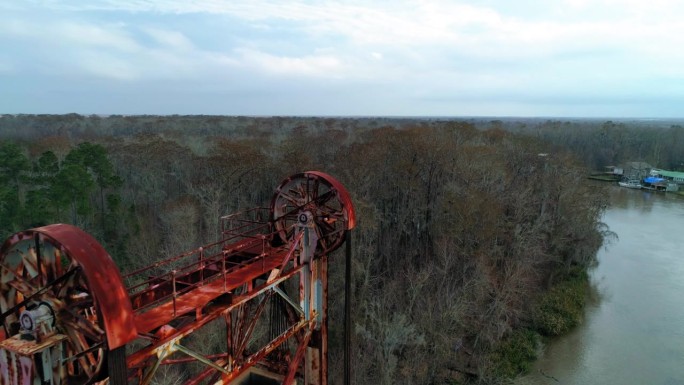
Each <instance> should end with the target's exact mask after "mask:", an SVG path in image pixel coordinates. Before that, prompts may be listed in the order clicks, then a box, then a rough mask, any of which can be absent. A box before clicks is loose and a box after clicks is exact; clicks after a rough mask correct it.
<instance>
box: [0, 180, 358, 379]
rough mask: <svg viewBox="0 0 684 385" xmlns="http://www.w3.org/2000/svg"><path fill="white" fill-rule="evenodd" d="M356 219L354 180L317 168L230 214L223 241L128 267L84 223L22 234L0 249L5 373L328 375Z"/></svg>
mask: <svg viewBox="0 0 684 385" xmlns="http://www.w3.org/2000/svg"><path fill="white" fill-rule="evenodd" d="M354 225H355V214H354V208H353V206H352V202H351V198H350V196H349V193H348V192H347V190H346V189H345V188H344V186H342V185H341V184H340V183H339V182H338V181H337V180H335V179H334V178H333V177H331V176H330V175H327V174H325V173H322V172H317V171H309V172H304V173H300V174H296V175H293V176H291V177H289V178H287V179H286V180H285V181H283V182H282V183H281V184H280V186H279V187H278V188H277V189H276V191H275V194H274V196H273V199H272V201H271V204H270V206H269V207H267V208H255V209H251V210H247V211H245V212H242V213H238V214H233V215H229V216H225V217H223V218H222V237H221V239H220V240H219V241H218V242H215V243H212V244H209V245H204V246H202V247H200V248H198V249H195V250H192V251H189V252H186V253H183V254H180V255H178V256H175V257H173V258H169V259H165V260H162V261H159V262H156V263H154V264H152V265H149V266H147V267H144V268H142V269H139V270H136V271H133V272H130V273H127V274H125V275H121V274H120V272H119V270H118V268H117V267H116V265H115V264H114V262H113V261H112V259H111V257H110V256H109V255H108V254H107V252H106V251H105V250H104V248H103V247H102V246H101V245H100V244H99V243H98V242H97V241H96V240H95V239H94V238H93V237H91V236H90V235H88V234H87V233H85V232H83V231H82V230H80V229H78V228H76V227H74V226H71V225H66V224H55V225H49V226H45V227H39V228H35V229H31V230H27V231H23V232H20V233H17V234H15V235H13V236H11V237H10V238H9V239H7V241H6V242H5V243H4V245H3V246H2V249H0V269H1V273H0V312H1V315H0V324H1V326H2V327H0V384H41V385H42V384H50V385H61V384H68V385H73V384H78V385H81V384H91V383H109V384H114V385H122V384H153V383H163V381H164V380H163V379H161V377H160V373H162V372H164V370H163V369H161V368H162V367H171V368H173V367H176V368H182V369H183V373H186V374H185V375H184V377H183V381H184V383H185V384H227V383H240V384H249V383H250V378H251V377H250V376H260V377H261V378H262V379H261V382H260V383H283V384H292V383H295V382H296V381H298V383H304V384H323V385H325V384H327V290H328V282H327V268H328V255H329V254H330V253H331V252H333V251H334V250H335V249H337V248H339V246H341V244H342V243H343V242H344V241H345V239H346V236H347V233H348V232H349V231H350V230H351V229H352V228H353V227H354ZM200 336H202V337H200ZM179 372H180V370H179V371H176V373H179ZM264 381H266V382H264ZM269 381H270V382H269Z"/></svg>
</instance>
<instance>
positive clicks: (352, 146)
mask: <svg viewBox="0 0 684 385" xmlns="http://www.w3.org/2000/svg"><path fill="white" fill-rule="evenodd" d="M169 119H170V118H169ZM65 124H66V123H65ZM332 127H335V126H334V125H332ZM45 132H50V134H49V135H48V134H46V135H43V136H41V137H33V138H28V137H22V138H15V140H12V141H9V140H5V141H4V142H2V143H1V146H0V178H1V179H2V182H3V183H2V186H3V187H2V191H0V202H1V204H0V210H2V212H1V215H0V220H2V223H1V225H2V229H1V231H2V234H3V235H6V234H8V233H10V232H12V231H16V230H19V229H22V228H26V227H31V226H35V225H39V224H42V223H49V222H67V223H73V224H76V225H78V226H81V227H82V228H84V229H85V230H86V231H88V232H90V233H92V234H94V235H95V236H96V237H97V238H98V239H99V240H100V241H101V242H102V243H103V244H104V245H105V247H106V248H107V249H108V251H109V252H110V253H111V254H112V255H113V256H114V258H115V259H116V260H117V264H118V265H119V266H121V267H122V269H123V270H128V269H130V268H132V267H135V266H138V265H140V264H148V263H150V261H152V260H154V259H156V258H159V257H162V256H168V255H170V254H177V253H180V252H182V251H184V250H187V249H190V248H194V247H196V246H198V245H199V244H201V243H203V242H208V241H211V240H214V239H215V237H216V236H217V231H218V218H219V216H220V215H223V214H227V213H230V212H233V211H237V210H240V209H243V208H249V207H254V206H256V205H259V204H266V203H267V202H268V201H269V199H270V197H271V194H272V193H273V189H274V188H275V186H276V185H277V183H279V182H280V181H281V180H282V178H283V177H285V176H287V175H290V174H293V173H296V172H300V171H303V170H307V169H320V170H324V171H326V172H328V173H330V174H332V175H334V176H335V177H336V178H338V179H339V180H340V181H341V182H342V183H343V184H344V185H345V186H346V187H347V188H348V189H349V191H350V193H351V194H352V197H353V199H354V203H355V206H356V209H357V216H358V219H359V220H358V227H357V229H356V230H354V235H353V236H354V243H353V246H354V251H353V253H354V264H353V274H354V292H353V301H354V304H355V308H354V314H353V319H354V336H353V343H354V348H353V349H354V357H353V360H354V362H353V367H354V369H353V378H354V380H353V382H354V383H359V384H362V383H381V384H395V383H413V384H419V383H420V384H429V383H434V384H442V383H457V382H458V381H464V380H466V379H467V376H465V373H470V374H476V375H477V379H478V380H479V381H483V382H490V383H494V382H496V381H498V380H499V379H501V378H504V377H506V376H510V375H515V374H517V373H518V372H520V371H522V370H524V368H525V360H526V359H528V358H529V357H522V358H521V356H525V355H527V354H531V353H529V350H532V351H533V350H534V339H535V335H536V333H538V332H541V333H543V334H554V333H557V332H560V331H562V330H563V329H564V326H563V322H566V321H564V318H563V317H562V314H561V315H560V316H558V317H557V316H556V315H557V313H562V312H563V311H565V310H566V309H565V308H564V306H563V304H562V303H561V304H560V305H559V303H557V302H558V301H556V300H555V298H556V297H548V296H546V295H545V293H549V292H550V293H556V294H557V291H558V289H555V291H554V289H553V288H558V287H564V286H563V285H567V284H568V282H573V281H576V280H577V279H578V277H580V280H581V277H582V274H583V272H585V271H586V269H587V268H588V267H589V266H590V265H591V264H592V263H593V262H594V257H595V252H596V250H597V248H598V247H600V245H601V243H602V237H603V234H604V229H603V228H602V227H601V224H600V222H599V219H600V215H601V212H602V209H603V207H604V205H605V204H604V202H603V201H602V195H601V193H600V190H599V189H597V188H596V187H595V186H591V185H588V184H587V183H586V182H585V180H584V177H585V175H586V169H585V168H584V167H582V166H581V165H580V164H578V163H577V161H576V160H575V158H573V157H571V156H569V155H566V154H564V153H561V152H559V151H553V152H551V151H549V147H548V145H546V144H544V143H543V142H541V141H538V140H536V139H532V138H530V137H528V136H522V135H515V134H511V133H508V132H506V131H503V130H501V129H498V128H492V129H486V130H478V129H476V128H475V127H474V125H472V124H470V123H467V122H442V123H440V127H430V126H429V125H423V126H413V127H408V126H407V127H403V128H401V129H399V128H394V127H389V126H386V127H379V128H365V129H363V130H356V129H349V130H343V129H335V128H324V127H320V128H314V129H309V128H307V127H306V126H301V125H300V126H298V127H293V128H292V129H291V130H289V131H287V134H283V133H278V132H274V133H269V131H268V130H261V131H256V132H255V134H254V135H248V134H249V132H244V133H242V134H240V135H235V134H234V132H231V131H227V132H225V133H224V134H223V135H219V134H216V133H214V134H212V135H205V136H203V135H198V134H197V133H196V132H193V133H192V135H190V134H187V133H183V132H182V131H167V132H145V133H140V134H137V135H131V136H129V135H116V136H111V135H99V134H95V133H97V130H95V131H93V132H91V133H90V134H88V135H84V136H79V135H68V132H62V131H59V130H57V131H54V130H52V131H51V130H47V131H45ZM69 132H71V131H69ZM72 134H73V132H72ZM338 261H340V262H341V259H338ZM331 274H332V278H331V289H330V301H331V306H330V307H331V335H330V338H331V341H330V345H331V354H332V355H333V359H332V360H331V363H332V367H331V378H332V380H331V383H341V369H342V368H341V360H340V359H336V358H340V357H341V350H340V349H341V344H340V341H341V336H342V329H341V323H339V320H341V315H342V314H341V310H342V309H341V307H340V305H341V298H343V294H342V291H341V288H342V264H341V263H336V262H335V259H333V261H332V263H331ZM550 289H551V290H550ZM549 290H550V291H549ZM561 294H562V293H561ZM561 302H562V301H561ZM566 318H567V317H566ZM522 345H524V346H526V349H527V350H525V352H523V353H521V349H520V348H519V347H518V346H522ZM523 350H524V349H523Z"/></svg>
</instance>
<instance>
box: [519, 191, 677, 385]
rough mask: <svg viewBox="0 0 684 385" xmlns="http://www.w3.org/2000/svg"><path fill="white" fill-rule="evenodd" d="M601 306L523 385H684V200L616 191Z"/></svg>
mask: <svg viewBox="0 0 684 385" xmlns="http://www.w3.org/2000/svg"><path fill="white" fill-rule="evenodd" d="M610 199H611V207H610V208H609V209H608V210H607V211H606V213H605V216H604V220H603V221H604V222H605V223H606V224H607V225H608V226H609V227H610V230H611V231H613V232H615V233H616V234H617V236H618V237H619V239H617V240H613V241H612V242H611V243H610V244H609V245H607V246H606V247H604V248H603V249H602V250H601V251H599V254H598V259H599V265H598V267H597V268H596V269H594V270H593V271H592V280H593V282H594V284H595V286H596V289H597V290H596V291H597V297H598V298H597V299H596V300H594V301H591V302H592V303H591V304H590V305H589V306H588V308H587V312H586V316H585V320H584V322H583V324H582V325H581V326H579V327H578V328H577V329H575V330H574V331H573V332H571V333H570V334H568V335H566V336H563V337H561V338H558V339H556V340H553V341H550V342H549V343H547V345H546V346H545V348H544V352H543V355H542V356H541V357H540V359H539V360H538V361H537V363H536V364H535V366H534V368H533V369H532V372H531V374H529V375H528V376H525V377H523V378H520V379H518V380H517V381H516V384H518V385H540V384H544V385H560V384H562V385H575V384H577V385H580V384H582V385H587V384H620V385H625V384H635V385H642V384H643V385H675V384H677V385H684V198H682V197H680V196H675V195H671V194H663V193H657V194H656V193H650V192H644V191H639V190H629V189H626V188H620V187H615V188H611V189H610Z"/></svg>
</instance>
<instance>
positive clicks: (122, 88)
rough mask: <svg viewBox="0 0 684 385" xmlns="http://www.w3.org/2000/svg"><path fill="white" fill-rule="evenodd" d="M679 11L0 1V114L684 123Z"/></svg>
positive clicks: (555, 1) (647, 3) (574, 4)
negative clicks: (503, 118) (616, 119)
mask: <svg viewBox="0 0 684 385" xmlns="http://www.w3.org/2000/svg"><path fill="white" fill-rule="evenodd" d="M682 20H684V1H681V0H549V1H541V0H466V1H442V0H434V1H430V0H426V1H405V0H381V1H260V0H254V1H238V0H61V1H60V0H35V1H30V0H0V113H69V112H76V113H80V114H91V113H96V114H228V115H392V116H397V115H406V116H557V117H573V116H576V117H684V21H682Z"/></svg>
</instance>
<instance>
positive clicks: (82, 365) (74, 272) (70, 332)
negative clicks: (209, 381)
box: [0, 224, 135, 385]
mask: <svg viewBox="0 0 684 385" xmlns="http://www.w3.org/2000/svg"><path fill="white" fill-rule="evenodd" d="M0 269H1V270H2V272H1V273H0V314H1V315H0V326H1V327H3V328H4V329H3V332H4V336H12V335H16V334H17V333H18V332H19V330H20V329H22V330H24V331H25V330H26V329H29V330H30V329H31V328H37V327H38V325H34V324H33V323H34V322H36V323H37V322H38V319H40V318H41V317H46V319H49V320H50V321H49V322H47V323H48V324H46V325H42V327H43V328H44V329H45V328H47V329H50V330H49V331H48V334H61V335H63V336H64V337H65V338H64V341H65V354H64V360H63V361H62V364H63V365H64V368H65V369H66V376H67V383H68V384H69V385H73V384H77V385H81V384H90V383H93V382H95V381H97V380H99V379H101V377H102V376H103V375H106V372H107V370H106V361H107V360H106V358H107V352H108V351H109V350H112V349H114V348H117V347H120V346H123V345H124V344H125V342H126V341H127V340H130V339H131V338H132V336H133V335H135V327H134V326H133V325H132V317H131V314H132V310H131V307H130V301H129V300H128V295H127V293H126V291H125V289H124V286H123V283H122V281H121V277H120V275H119V271H118V269H117V268H116V266H115V265H114V262H113V261H112V259H111V257H110V256H109V255H108V254H107V253H106V252H105V250H104V249H103V248H102V246H101V245H100V244H99V243H97V241H96V240H95V239H94V238H92V237H91V236H90V235H88V234H87V233H85V232H83V231H82V230H80V229H78V228H77V227H74V226H71V225H64V224H57V225H50V226H45V227H40V228H36V229H32V230H27V231H24V232H20V233H17V234H15V235H13V236H12V237H10V238H9V239H8V240H7V241H6V242H5V243H4V244H3V246H2V249H0ZM122 327H124V328H128V330H126V329H122ZM131 328H132V329H131ZM44 329H42V331H36V333H43V332H44ZM131 332H132V333H131ZM3 338H4V337H3ZM28 338H29V339H30V338H34V337H28Z"/></svg>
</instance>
